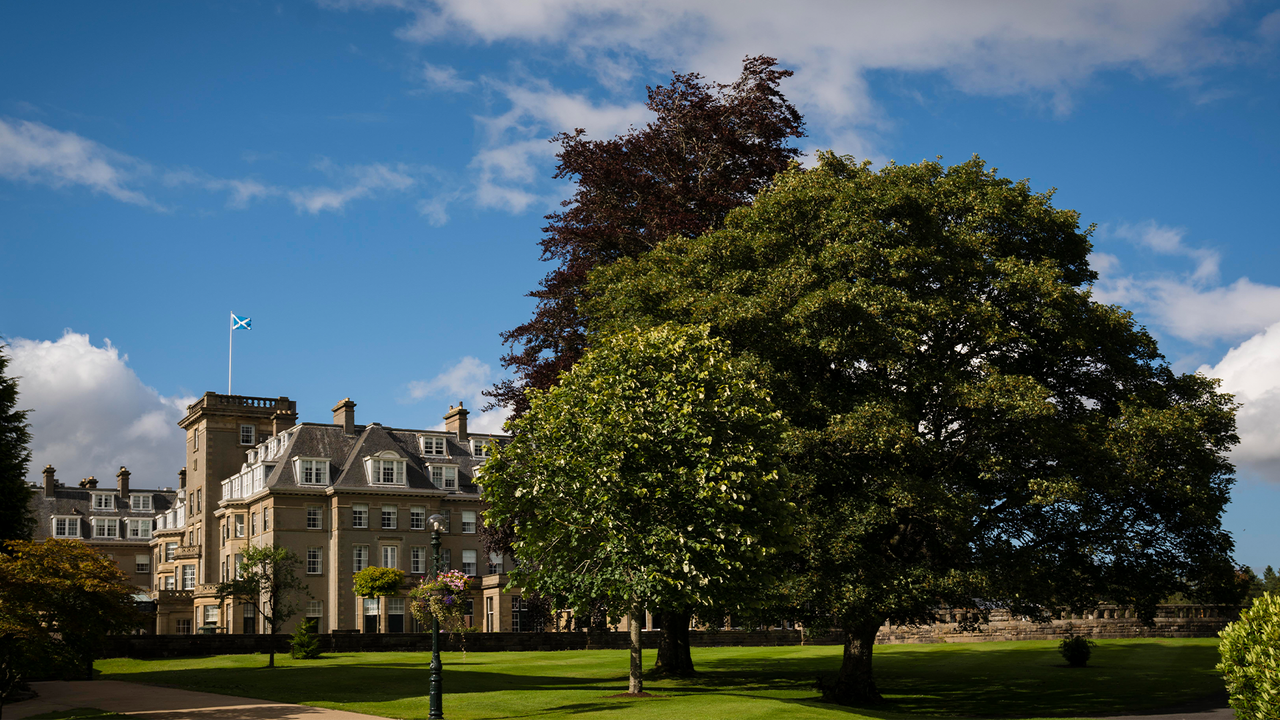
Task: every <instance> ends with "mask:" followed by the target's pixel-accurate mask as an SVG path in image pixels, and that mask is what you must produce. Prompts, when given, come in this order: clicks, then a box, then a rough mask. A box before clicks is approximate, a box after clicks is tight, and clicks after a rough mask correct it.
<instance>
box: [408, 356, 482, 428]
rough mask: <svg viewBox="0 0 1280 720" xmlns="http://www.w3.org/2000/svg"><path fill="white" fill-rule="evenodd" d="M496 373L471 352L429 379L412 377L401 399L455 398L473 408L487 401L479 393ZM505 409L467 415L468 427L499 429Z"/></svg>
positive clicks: (445, 399)
mask: <svg viewBox="0 0 1280 720" xmlns="http://www.w3.org/2000/svg"><path fill="white" fill-rule="evenodd" d="M496 379H497V373H495V372H494V370H493V368H492V367H490V366H489V365H488V364H487V363H485V362H482V361H481V360H480V359H479V358H475V357H471V356H470V355H468V356H466V357H464V358H462V359H461V360H459V361H458V362H457V363H455V364H454V365H452V366H451V367H449V368H446V369H445V370H444V371H443V372H441V373H440V374H438V375H436V376H435V377H433V378H431V379H430V380H414V381H412V382H410V383H409V384H408V385H407V386H406V388H405V389H406V394H405V397H404V400H403V401H404V402H411V403H413V402H419V401H421V400H425V399H427V398H434V399H437V400H440V401H447V402H449V403H452V402H453V401H454V399H457V400H458V401H459V402H463V401H465V403H466V404H469V405H470V406H471V407H472V408H481V407H484V406H485V405H486V404H487V398H485V397H484V395H482V394H481V393H482V392H483V391H484V390H487V389H489V388H490V387H492V386H493V383H494V382H495V380H496ZM506 419H507V412H506V410H505V409H501V408H500V409H498V410H494V411H492V412H487V413H484V414H481V415H479V416H477V417H472V418H469V419H468V420H469V423H468V424H469V426H470V427H471V428H472V429H473V430H475V431H476V432H501V430H502V425H503V423H505V422H506Z"/></svg>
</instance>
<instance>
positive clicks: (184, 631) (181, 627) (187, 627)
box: [174, 618, 191, 635]
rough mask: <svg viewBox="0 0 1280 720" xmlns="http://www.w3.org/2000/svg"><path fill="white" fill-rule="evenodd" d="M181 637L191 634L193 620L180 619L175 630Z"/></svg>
mask: <svg viewBox="0 0 1280 720" xmlns="http://www.w3.org/2000/svg"><path fill="white" fill-rule="evenodd" d="M174 630H176V631H177V633H178V634H179V635H190V634H191V618H179V619H178V623H177V627H175V628H174Z"/></svg>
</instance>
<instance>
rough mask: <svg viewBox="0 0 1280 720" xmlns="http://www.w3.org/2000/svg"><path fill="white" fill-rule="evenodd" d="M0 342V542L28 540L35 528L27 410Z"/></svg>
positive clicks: (3, 346)
mask: <svg viewBox="0 0 1280 720" xmlns="http://www.w3.org/2000/svg"><path fill="white" fill-rule="evenodd" d="M6 347H8V346H6V345H3V344H0V541H3V540H30V539H31V534H32V532H33V531H34V530H35V519H34V518H33V517H32V516H31V490H30V489H29V488H28V487H27V465H28V464H29V463H30V462H31V450H30V449H29V446H30V445H31V430H30V426H29V425H28V424H27V414H28V413H30V412H31V411H30V410H18V409H17V407H18V379H17V378H14V377H9V376H8V375H6V374H5V369H6V368H7V367H8V365H9V358H8V357H7V356H6V355H5V353H4V351H5V348H6Z"/></svg>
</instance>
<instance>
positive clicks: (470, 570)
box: [462, 550, 476, 575]
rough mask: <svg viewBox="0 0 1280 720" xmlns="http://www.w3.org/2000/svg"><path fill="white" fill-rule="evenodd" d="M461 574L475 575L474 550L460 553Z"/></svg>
mask: <svg viewBox="0 0 1280 720" xmlns="http://www.w3.org/2000/svg"><path fill="white" fill-rule="evenodd" d="M462 574H463V575H475V574H476V551H475V550H463V551H462Z"/></svg>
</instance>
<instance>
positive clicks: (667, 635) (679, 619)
mask: <svg viewBox="0 0 1280 720" xmlns="http://www.w3.org/2000/svg"><path fill="white" fill-rule="evenodd" d="M692 616H693V613H691V612H689V611H688V610H673V611H669V612H664V613H662V615H661V618H662V629H661V630H660V632H661V633H662V634H661V635H660V636H659V638H658V657H657V662H655V663H654V665H653V673H654V675H668V676H673V677H691V676H693V675H695V674H696V672H695V671H694V669H693V656H692V655H691V654H690V653H689V619H690V618H691V617H692Z"/></svg>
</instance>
